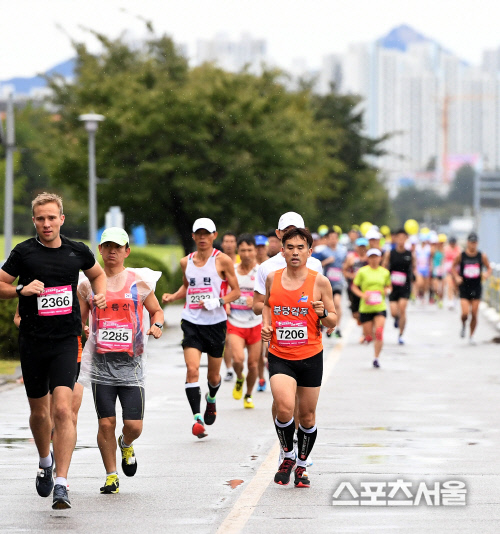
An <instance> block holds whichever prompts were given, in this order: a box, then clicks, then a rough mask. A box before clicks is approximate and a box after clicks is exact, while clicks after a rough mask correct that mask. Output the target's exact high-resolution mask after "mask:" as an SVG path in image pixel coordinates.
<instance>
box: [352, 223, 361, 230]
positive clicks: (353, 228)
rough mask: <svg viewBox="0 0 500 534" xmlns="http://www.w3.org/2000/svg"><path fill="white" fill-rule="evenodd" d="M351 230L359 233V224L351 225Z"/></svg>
mask: <svg viewBox="0 0 500 534" xmlns="http://www.w3.org/2000/svg"><path fill="white" fill-rule="evenodd" d="M351 230H357V231H359V224H353V225H352V226H351Z"/></svg>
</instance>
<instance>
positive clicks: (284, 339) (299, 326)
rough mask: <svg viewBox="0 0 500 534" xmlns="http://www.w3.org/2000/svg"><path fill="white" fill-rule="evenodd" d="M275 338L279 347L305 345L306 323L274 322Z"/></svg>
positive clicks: (306, 341)
mask: <svg viewBox="0 0 500 534" xmlns="http://www.w3.org/2000/svg"><path fill="white" fill-rule="evenodd" d="M276 338H277V340H278V345H279V346H280V347H297V346H299V345H307V343H308V340H307V321H276Z"/></svg>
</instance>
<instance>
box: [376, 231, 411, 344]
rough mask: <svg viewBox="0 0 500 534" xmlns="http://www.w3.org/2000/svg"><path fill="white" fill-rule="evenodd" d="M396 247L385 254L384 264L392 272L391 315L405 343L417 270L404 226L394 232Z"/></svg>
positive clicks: (401, 340) (400, 337)
mask: <svg viewBox="0 0 500 534" xmlns="http://www.w3.org/2000/svg"><path fill="white" fill-rule="evenodd" d="M393 235H394V242H395V244H396V246H395V248H393V249H392V250H388V251H387V252H386V253H385V255H384V260H383V262H382V266H383V267H385V268H386V269H389V272H390V273H391V282H392V291H391V293H390V295H389V304H390V307H391V315H392V316H393V317H394V328H399V337H398V343H399V344H400V345H404V340H403V332H404V330H405V326H406V307H407V306H408V299H409V298H410V295H411V281H412V275H413V271H414V270H415V257H414V255H413V253H412V251H411V250H408V249H407V248H406V240H407V239H408V234H407V233H406V230H405V229H404V228H401V230H397V231H396V232H395V233H394V234H393Z"/></svg>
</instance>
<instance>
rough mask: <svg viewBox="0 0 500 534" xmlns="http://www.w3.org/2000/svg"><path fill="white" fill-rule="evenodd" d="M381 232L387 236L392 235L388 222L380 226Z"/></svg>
mask: <svg viewBox="0 0 500 534" xmlns="http://www.w3.org/2000/svg"><path fill="white" fill-rule="evenodd" d="M380 233H381V234H382V235H385V236H386V237H387V236H388V235H391V229H390V228H389V227H388V226H387V224H384V225H383V226H381V227H380Z"/></svg>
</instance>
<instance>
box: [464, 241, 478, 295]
mask: <svg viewBox="0 0 500 534" xmlns="http://www.w3.org/2000/svg"><path fill="white" fill-rule="evenodd" d="M482 270H483V254H482V252H480V251H479V250H478V251H477V254H476V255H475V256H469V255H468V254H467V253H466V252H462V257H461V259H460V276H461V277H462V278H463V283H462V285H461V286H460V287H461V288H463V289H464V290H467V291H475V290H478V289H479V288H480V287H481V272H482Z"/></svg>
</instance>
